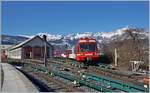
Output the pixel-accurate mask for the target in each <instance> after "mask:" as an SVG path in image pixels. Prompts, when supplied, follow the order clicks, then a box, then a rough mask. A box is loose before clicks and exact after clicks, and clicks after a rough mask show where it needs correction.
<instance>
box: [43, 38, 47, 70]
mask: <svg viewBox="0 0 150 93" xmlns="http://www.w3.org/2000/svg"><path fill="white" fill-rule="evenodd" d="M43 39H44V46H45V48H44V66H45V67H46V66H47V64H46V62H47V45H46V44H47V42H46V35H43Z"/></svg>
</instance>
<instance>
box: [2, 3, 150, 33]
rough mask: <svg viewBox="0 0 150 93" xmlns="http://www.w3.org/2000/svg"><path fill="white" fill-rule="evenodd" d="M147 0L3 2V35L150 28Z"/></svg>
mask: <svg viewBox="0 0 150 93" xmlns="http://www.w3.org/2000/svg"><path fill="white" fill-rule="evenodd" d="M148 7H149V5H148V2H147V1H139V2H138V1H132V2H131V1H124V2H121V1H107V2H104V1H97V2H92V1H90V2H81V1H80V2H77V1H76V2H73V1H71V2H54V1H53V2H52V1H47V2H44V1H40V2H37V1H36V2H35V1H33V2H31V1H26V2H19V1H16V2H15V1H13V2H9V1H7V2H6V1H5V2H4V1H3V2H2V34H8V35H34V34H37V33H39V32H47V33H49V34H64V35H65V34H69V33H77V32H101V31H113V30H116V29H119V28H122V27H125V26H133V27H139V28H145V29H148Z"/></svg>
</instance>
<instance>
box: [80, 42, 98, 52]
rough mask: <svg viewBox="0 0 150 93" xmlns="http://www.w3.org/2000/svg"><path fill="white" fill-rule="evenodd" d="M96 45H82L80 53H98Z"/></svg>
mask: <svg viewBox="0 0 150 93" xmlns="http://www.w3.org/2000/svg"><path fill="white" fill-rule="evenodd" d="M96 46H97V45H96V44H80V51H81V52H95V51H96Z"/></svg>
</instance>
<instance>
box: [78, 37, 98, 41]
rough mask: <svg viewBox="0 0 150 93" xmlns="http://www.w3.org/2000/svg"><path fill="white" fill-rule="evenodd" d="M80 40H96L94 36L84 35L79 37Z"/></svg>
mask: <svg viewBox="0 0 150 93" xmlns="http://www.w3.org/2000/svg"><path fill="white" fill-rule="evenodd" d="M80 40H96V39H95V38H90V37H85V38H80Z"/></svg>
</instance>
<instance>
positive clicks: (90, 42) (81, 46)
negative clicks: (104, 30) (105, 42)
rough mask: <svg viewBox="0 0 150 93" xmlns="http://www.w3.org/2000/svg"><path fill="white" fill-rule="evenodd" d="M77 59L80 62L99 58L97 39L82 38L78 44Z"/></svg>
mask: <svg viewBox="0 0 150 93" xmlns="http://www.w3.org/2000/svg"><path fill="white" fill-rule="evenodd" d="M76 60H77V61H79V62H92V61H98V60H99V52H98V48H97V42H96V39H93V38H81V39H80V40H79V42H78V43H77V45H76Z"/></svg>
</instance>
